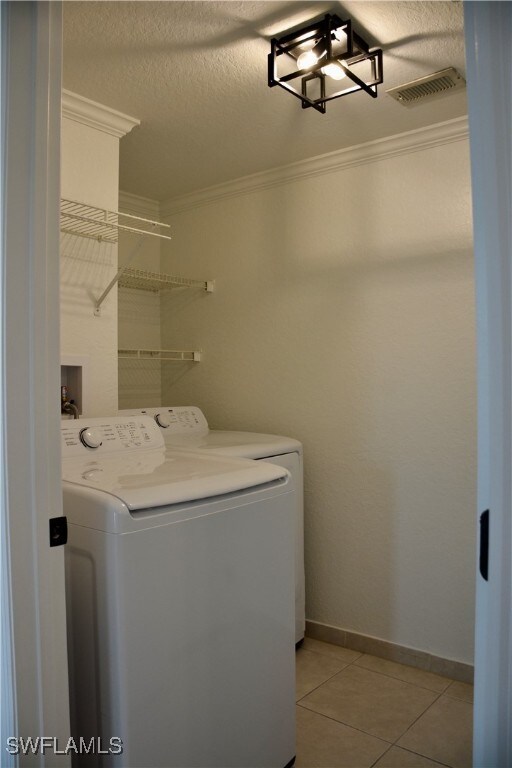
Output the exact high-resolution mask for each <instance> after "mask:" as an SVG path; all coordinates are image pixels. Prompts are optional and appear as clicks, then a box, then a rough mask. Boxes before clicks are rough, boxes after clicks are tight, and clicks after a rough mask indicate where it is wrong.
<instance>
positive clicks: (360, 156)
mask: <svg viewBox="0 0 512 768" xmlns="http://www.w3.org/2000/svg"><path fill="white" fill-rule="evenodd" d="M468 135H469V131H468V120H467V117H466V116H464V117H458V118H455V119H454V120H447V121H446V122H443V123H436V124H434V125H430V126H428V127H426V128H418V129H416V130H414V131H407V133H399V134H396V135H395V136H389V137H387V138H385V139H377V140H376V141H370V142H367V143H365V144H358V145H356V146H353V147H348V148H347V149H340V150H336V151H335V152H329V153H328V154H325V155H318V156H317V157H312V158H310V159H308V160H301V161H299V162H297V163H292V164H290V165H284V166H280V167H279V168H274V169H272V170H270V171H263V172H261V173H254V174H252V175H250V176H243V177H242V178H239V179H235V180H234V181H228V182H225V183H223V184H218V185H216V186H213V187H208V188H207V189H202V190H199V191H197V192H192V193H190V194H188V195H183V196H180V197H174V198H169V199H168V200H165V201H163V202H162V203H161V205H160V212H161V216H162V218H167V217H168V216H172V215H173V214H176V213H179V212H181V211H186V210H188V209H190V208H196V207H197V206H201V205H207V204H208V203H213V202H216V201H217V200H222V199H224V198H229V197H235V196H238V195H243V194H248V193H250V192H254V191H258V190H263V189H269V188H271V187H275V186H279V185H281V184H287V183H289V182H291V181H296V180H298V179H305V178H310V177H313V176H319V175H322V174H327V173H334V172H335V171H340V170H344V169H345V168H351V167H353V166H357V165H363V164H366V163H373V162H377V161H380V160H386V159H388V158H391V157H397V156H398V155H406V154H410V153H412V152H419V151H421V150H425V149H430V148H432V147H436V146H440V145H442V144H451V143H452V142H455V141H463V140H464V139H467V138H468Z"/></svg>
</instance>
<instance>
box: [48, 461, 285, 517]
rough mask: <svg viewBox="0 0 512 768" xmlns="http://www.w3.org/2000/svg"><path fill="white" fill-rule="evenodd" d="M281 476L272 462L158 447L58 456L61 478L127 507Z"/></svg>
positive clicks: (146, 505)
mask: <svg viewBox="0 0 512 768" xmlns="http://www.w3.org/2000/svg"><path fill="white" fill-rule="evenodd" d="M287 476H288V472H287V470H286V469H283V467H278V466H275V465H273V464H262V463H261V462H254V461H249V460H245V459H232V458H229V459H228V458H223V457H221V456H210V455H204V454H201V455H198V454H192V453H186V452H179V451H172V450H169V451H167V452H165V451H164V450H161V449H160V450H151V451H147V450H140V451H132V452H128V453H124V454H122V455H118V454H109V455H103V456H99V457H97V458H96V457H95V456H94V457H92V456H91V457H90V458H89V457H87V458H81V457H80V458H78V457H73V458H68V459H64V460H63V462H62V479H63V480H64V481H65V482H67V483H72V484H74V485H79V486H84V487H86V488H93V489H95V490H98V491H103V492H104V493H108V494H111V495H112V496H115V497H117V498H118V499H120V500H121V501H122V502H124V504H126V506H127V507H128V509H130V510H132V511H134V510H138V509H147V508H149V507H161V506H167V505H171V504H178V503H180V502H186V501H192V500H197V499H207V498H211V497H214V496H219V495H221V494H225V493H231V492H233V491H241V490H244V489H248V488H253V487H255V486H259V485H263V484H264V483H269V482H272V481H275V480H280V479H283V478H285V477H287Z"/></svg>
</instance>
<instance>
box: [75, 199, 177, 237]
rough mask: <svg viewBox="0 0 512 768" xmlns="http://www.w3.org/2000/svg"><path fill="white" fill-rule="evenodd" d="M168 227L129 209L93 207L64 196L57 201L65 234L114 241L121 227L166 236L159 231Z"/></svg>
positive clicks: (125, 229) (126, 229) (156, 235)
mask: <svg viewBox="0 0 512 768" xmlns="http://www.w3.org/2000/svg"><path fill="white" fill-rule="evenodd" d="M168 229H170V226H169V224H162V223H161V222H158V221H151V220H150V219H143V218H141V217H140V216H133V215H132V214H129V213H121V212H120V211H109V210H107V209H106V208H96V207H95V206H93V205H86V204H85V203H79V202H77V201H76V200H69V199H67V198H62V199H61V201H60V230H61V232H66V233H67V234H69V235H78V236H79V237H90V238H93V239H94V240H99V241H104V242H107V243H117V241H118V239H119V232H120V231H123V232H133V233H135V234H139V235H152V236H153V237H159V238H161V239H163V240H170V239H171V236H170V235H169V234H165V233H164V232H163V231H162V230H168Z"/></svg>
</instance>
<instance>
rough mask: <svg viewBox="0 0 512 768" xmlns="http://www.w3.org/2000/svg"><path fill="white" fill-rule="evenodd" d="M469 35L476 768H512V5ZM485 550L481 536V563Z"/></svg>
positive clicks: (480, 10)
mask: <svg viewBox="0 0 512 768" xmlns="http://www.w3.org/2000/svg"><path fill="white" fill-rule="evenodd" d="M464 28H465V38H466V61H467V83H468V105H469V110H468V112H469V139H470V151H471V176H472V197H473V230H474V252H475V276H476V306H477V349H478V355H477V356H478V374H477V375H478V510H477V511H478V516H479V517H480V515H481V514H482V513H483V512H485V511H486V510H489V529H488V542H489V544H488V580H486V579H485V578H484V575H482V574H483V573H484V571H485V569H484V567H483V562H482V563H481V562H480V552H478V553H477V554H478V556H477V560H478V562H477V585H476V620H475V703H474V736H473V764H474V765H475V766H482V765H485V766H486V768H499V767H500V766H504V765H510V764H511V763H512V626H511V617H512V479H511V475H512V472H511V468H512V444H511V438H512V226H511V218H510V217H511V214H510V212H511V210H512V114H511V112H510V104H511V101H512V51H511V47H510V41H511V40H512V3H510V2H502V3H496V2H494V3H489V2H467V1H466V2H465V3H464ZM477 525H478V522H477ZM479 527H480V526H479ZM484 546H485V536H482V530H479V531H478V547H479V550H480V547H482V554H484V552H483V550H484ZM481 565H482V569H481V570H480V566H481Z"/></svg>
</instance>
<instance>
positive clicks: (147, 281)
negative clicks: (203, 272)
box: [119, 267, 215, 293]
mask: <svg viewBox="0 0 512 768" xmlns="http://www.w3.org/2000/svg"><path fill="white" fill-rule="evenodd" d="M119 287H120V288H135V289H137V290H139V291H151V292H153V293H158V292H159V291H163V290H166V289H173V288H201V289H202V290H203V291H206V293H213V291H214V289H215V282H214V281H213V280H191V279H189V278H187V277H176V276H174V275H162V274H159V273H157V272H146V271H145V270H142V269H135V268H134V267H125V268H124V270H123V272H122V274H121V276H120V277H119Z"/></svg>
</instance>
